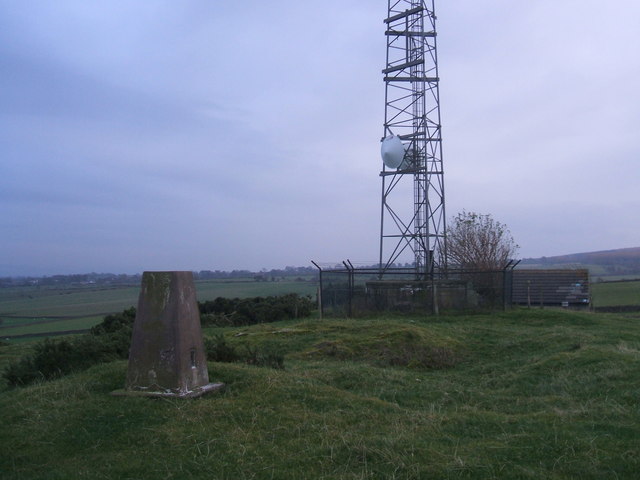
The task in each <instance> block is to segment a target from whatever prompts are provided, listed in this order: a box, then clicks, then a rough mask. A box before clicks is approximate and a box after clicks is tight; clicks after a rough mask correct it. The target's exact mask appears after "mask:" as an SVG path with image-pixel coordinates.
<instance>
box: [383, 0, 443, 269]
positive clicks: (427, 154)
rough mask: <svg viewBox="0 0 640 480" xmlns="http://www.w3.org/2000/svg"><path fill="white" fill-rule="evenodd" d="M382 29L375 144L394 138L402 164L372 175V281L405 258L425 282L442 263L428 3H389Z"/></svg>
mask: <svg viewBox="0 0 640 480" xmlns="http://www.w3.org/2000/svg"><path fill="white" fill-rule="evenodd" d="M384 23H385V26H386V31H385V35H386V38H387V61H386V68H385V69H384V70H382V73H383V75H384V83H385V117H384V134H383V141H384V140H385V139H389V137H394V136H395V137H399V139H400V140H401V141H402V144H403V148H404V158H403V159H402V163H401V164H400V165H399V166H397V168H396V167H394V166H393V165H392V166H390V165H388V164H387V162H386V161H385V162H383V167H382V171H381V172H380V176H381V178H382V202H381V220H380V275H381V276H382V275H384V272H385V271H386V270H388V269H389V268H392V267H393V265H394V264H396V263H398V262H400V263H401V262H402V261H403V260H404V261H406V260H407V259H412V261H413V264H414V267H415V272H416V278H418V279H427V278H430V277H432V276H433V274H434V273H436V272H441V271H443V270H445V269H446V264H447V248H446V218H445V205H444V171H443V164H442V135H441V123H440V92H439V81H440V79H439V75H438V54H437V48H436V36H437V34H436V15H435V0H431V1H425V0H389V1H388V14H387V18H386V19H385V20H384ZM395 140H396V142H397V139H395ZM398 144H399V142H398ZM383 145H384V144H383ZM383 150H384V147H383ZM410 192H412V193H410ZM411 196H412V198H413V202H412V205H411V204H410V203H409V202H407V199H408V198H410V197H411ZM411 207H412V208H411Z"/></svg>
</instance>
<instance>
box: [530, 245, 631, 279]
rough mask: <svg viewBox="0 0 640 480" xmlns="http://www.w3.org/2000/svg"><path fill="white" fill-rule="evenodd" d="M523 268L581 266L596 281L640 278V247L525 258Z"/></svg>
mask: <svg viewBox="0 0 640 480" xmlns="http://www.w3.org/2000/svg"><path fill="white" fill-rule="evenodd" d="M520 266H521V267H523V268H536V267H537V268H562V267H567V266H581V267H585V268H589V270H590V271H591V275H592V276H594V277H595V278H594V280H595V279H597V278H598V277H602V278H603V279H614V278H628V277H640V247H635V248H619V249H617V250H603V251H600V252H588V253H573V254H570V255H559V256H555V257H542V258H525V259H523V260H522V262H520Z"/></svg>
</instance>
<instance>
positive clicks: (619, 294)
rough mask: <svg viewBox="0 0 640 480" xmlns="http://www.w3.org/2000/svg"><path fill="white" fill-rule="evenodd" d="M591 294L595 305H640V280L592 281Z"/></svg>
mask: <svg viewBox="0 0 640 480" xmlns="http://www.w3.org/2000/svg"><path fill="white" fill-rule="evenodd" d="M591 296H592V298H593V306H595V307H618V306H625V305H640V281H636V282H596V283H592V284H591Z"/></svg>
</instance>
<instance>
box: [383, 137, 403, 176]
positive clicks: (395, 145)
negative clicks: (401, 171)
mask: <svg viewBox="0 0 640 480" xmlns="http://www.w3.org/2000/svg"><path fill="white" fill-rule="evenodd" d="M404 150H405V148H404V145H403V144H402V140H400V137H398V136H397V135H389V136H388V137H385V138H384V140H382V145H381V146H380V154H381V155H382V161H383V162H384V164H385V165H386V166H387V167H389V168H398V167H399V166H400V165H401V164H402V160H404Z"/></svg>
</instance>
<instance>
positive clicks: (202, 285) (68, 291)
mask: <svg viewBox="0 0 640 480" xmlns="http://www.w3.org/2000/svg"><path fill="white" fill-rule="evenodd" d="M316 288H317V287H316V285H315V284H314V283H313V282H306V281H305V282H299V281H293V280H290V281H279V282H255V281H253V280H248V279H247V280H206V281H198V282H196V289H197V295H198V299H199V300H200V301H206V300H214V299H215V298H216V297H227V298H235V297H239V298H246V297H256V296H268V295H279V294H284V293H298V294H301V295H313V296H315V293H316ZM139 291H140V288H139V286H128V287H127V286H123V287H104V288H96V287H90V286H60V287H56V288H53V287H49V288H41V287H37V286H30V287H20V288H3V289H0V319H1V320H2V323H1V324H0V338H7V337H14V336H20V335H43V334H47V333H51V334H56V333H59V332H66V331H69V330H82V329H89V328H91V327H92V326H94V325H96V324H97V323H99V322H100V321H101V320H102V318H103V317H104V316H105V315H107V314H109V313H116V312H121V311H122V310H124V309H126V308H129V307H131V306H136V305H137V303H138V294H139Z"/></svg>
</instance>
